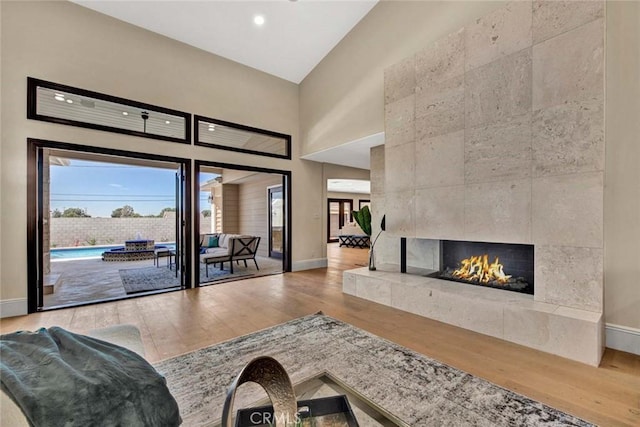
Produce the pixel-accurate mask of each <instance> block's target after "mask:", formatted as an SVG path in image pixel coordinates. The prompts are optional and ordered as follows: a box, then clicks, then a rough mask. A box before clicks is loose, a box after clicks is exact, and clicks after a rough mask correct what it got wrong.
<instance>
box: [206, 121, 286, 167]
mask: <svg viewBox="0 0 640 427" xmlns="http://www.w3.org/2000/svg"><path fill="white" fill-rule="evenodd" d="M196 127H197V140H196V144H197V145H208V146H212V147H215V148H219V149H223V150H232V151H240V152H245V153H250V154H259V155H264V156H271V157H282V158H289V159H290V158H291V154H290V146H291V138H290V137H289V136H288V135H283V134H278V133H276V132H270V131H266V130H261V129H255V128H250V127H248V126H242V125H234V124H232V123H228V122H222V121H219V120H213V119H205V118H202V117H196Z"/></svg>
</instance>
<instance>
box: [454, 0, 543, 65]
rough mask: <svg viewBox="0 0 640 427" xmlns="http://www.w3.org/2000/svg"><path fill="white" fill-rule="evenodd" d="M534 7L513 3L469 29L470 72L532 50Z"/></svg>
mask: <svg viewBox="0 0 640 427" xmlns="http://www.w3.org/2000/svg"><path fill="white" fill-rule="evenodd" d="M531 14H532V10H531V3H530V2H528V1H513V2H510V3H507V4H506V5H505V6H504V7H502V8H500V9H498V10H496V11H495V12H492V13H490V14H488V15H485V16H483V17H482V18H479V19H476V21H475V22H473V23H472V24H470V25H468V26H467V27H466V34H465V39H466V40H465V53H466V61H465V67H466V70H467V71H468V70H472V69H474V68H477V67H480V66H482V65H485V64H488V63H490V62H492V61H495V60H496V59H499V58H502V57H504V56H506V55H510V54H512V53H515V52H518V51H520V50H522V49H526V48H528V47H531V40H532V39H531Z"/></svg>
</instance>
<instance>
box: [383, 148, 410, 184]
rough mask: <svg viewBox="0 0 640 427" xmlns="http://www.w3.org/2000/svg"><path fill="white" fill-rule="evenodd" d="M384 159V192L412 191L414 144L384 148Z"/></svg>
mask: <svg viewBox="0 0 640 427" xmlns="http://www.w3.org/2000/svg"><path fill="white" fill-rule="evenodd" d="M384 157H385V173H384V175H385V184H384V185H385V189H386V191H387V192H398V191H407V190H413V188H414V182H413V180H414V175H415V173H414V164H415V162H414V157H415V144H413V143H409V144H403V145H398V146H393V147H385V153H384Z"/></svg>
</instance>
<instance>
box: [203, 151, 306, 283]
mask: <svg viewBox="0 0 640 427" xmlns="http://www.w3.org/2000/svg"><path fill="white" fill-rule="evenodd" d="M203 166H205V167H213V168H219V169H235V170H242V171H250V172H260V173H268V174H276V175H282V188H283V192H282V195H283V199H284V206H285V210H284V214H285V221H284V223H285V230H284V238H283V243H284V257H283V259H282V264H283V265H282V269H283V271H284V272H290V271H291V251H292V240H293V239H292V233H291V229H292V223H293V221H292V216H291V206H292V204H293V202H292V197H291V195H292V191H291V187H292V182H291V171H287V170H280V169H268V168H260V167H255V166H246V165H236V164H233V163H221V162H213V161H207V160H195V162H194V167H193V171H194V175H195V178H194V179H193V189H192V192H193V194H198V193H199V192H200V177H199V174H200V171H201V169H202V167H203ZM194 204H195V206H194V212H197V213H199V212H200V197H194ZM192 229H193V230H194V233H196V232H197V234H198V235H199V234H200V231H199V230H200V215H194V216H193V228H192ZM199 240H200V239H196V238H194V239H192V242H193V243H192V248H191V249H192V252H193V253H195V254H197V253H199V252H200V241H199ZM192 271H194V272H199V271H200V257H199V256H196V257H193V266H192ZM195 287H200V280H196V281H195Z"/></svg>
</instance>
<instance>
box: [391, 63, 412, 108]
mask: <svg viewBox="0 0 640 427" xmlns="http://www.w3.org/2000/svg"><path fill="white" fill-rule="evenodd" d="M415 87H416V70H415V59H414V56H410V57H409V58H406V59H404V60H403V61H401V62H398V63H397V64H395V65H392V66H390V67H389V68H387V69H385V70H384V103H385V105H386V104H390V103H392V102H395V101H398V100H400V99H403V98H406V97H407V96H409V95H412V94H413V93H414V91H415Z"/></svg>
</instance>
